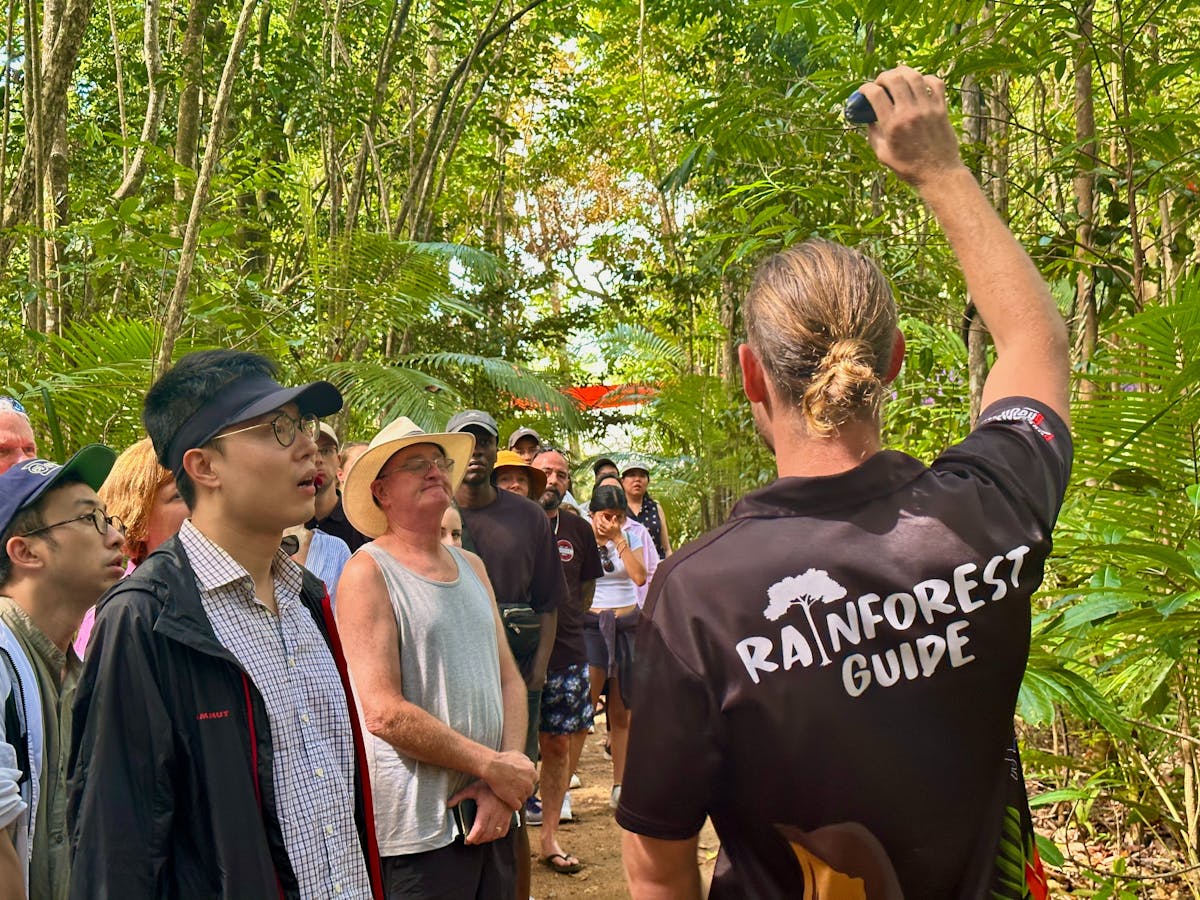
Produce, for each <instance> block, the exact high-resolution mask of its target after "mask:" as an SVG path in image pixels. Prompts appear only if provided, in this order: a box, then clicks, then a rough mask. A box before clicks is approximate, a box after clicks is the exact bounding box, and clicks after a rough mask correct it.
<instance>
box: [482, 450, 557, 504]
mask: <svg viewBox="0 0 1200 900" xmlns="http://www.w3.org/2000/svg"><path fill="white" fill-rule="evenodd" d="M501 469H523V470H524V472H525V474H526V475H528V476H529V499H530V500H537V499H539V498H540V497H541V496H542V492H543V491H545V490H546V473H545V472H543V471H542V470H541V469H535V468H534V467H533V466H531V465H529V463H527V462H525V460H524V459H522V458H521V454H519V453H516V452H514V451H512V450H501V451H500V452H498V453H497V454H496V465H495V467H494V468H493V469H492V484H495V483H496V476H497V475H498V474H500V470H501Z"/></svg>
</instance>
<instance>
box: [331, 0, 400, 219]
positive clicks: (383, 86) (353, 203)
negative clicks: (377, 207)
mask: <svg viewBox="0 0 1200 900" xmlns="http://www.w3.org/2000/svg"><path fill="white" fill-rule="evenodd" d="M410 9H412V0H396V2H395V3H393V4H392V16H391V20H390V22H389V24H388V30H387V36H386V37H385V38H384V42H383V48H382V49H381V50H380V51H379V67H378V69H377V70H376V72H375V90H374V92H373V94H372V96H371V108H370V111H369V112H368V113H367V121H366V122H365V123H364V124H363V135H362V142H361V143H360V144H359V148H358V156H357V157H356V159H355V160H354V175H353V177H352V179H351V181H350V191H349V194H348V196H347V198H346V229H347V230H352V229H353V228H354V226H355V223H356V222H357V220H358V210H359V206H360V205H361V203H362V195H363V187H364V185H365V184H366V178H367V159H368V157H369V155H370V148H371V146H372V144H373V142H374V140H375V131H376V129H377V128H378V127H379V114H380V112H381V111H382V110H383V106H384V104H385V103H386V102H387V93H388V90H387V89H388V84H389V83H390V81H391V78H392V63H393V61H394V59H395V55H396V47H397V46H398V45H399V43H400V37H401V35H403V34H404V29H405V27H406V26H407V24H408V13H409V10H410ZM381 202H382V201H381Z"/></svg>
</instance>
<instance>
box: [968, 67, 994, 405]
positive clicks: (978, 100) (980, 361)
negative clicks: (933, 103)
mask: <svg viewBox="0 0 1200 900" xmlns="http://www.w3.org/2000/svg"><path fill="white" fill-rule="evenodd" d="M962 102H963V128H964V129H965V130H966V133H967V141H968V142H969V145H970V149H969V150H968V153H967V155H966V156H967V164H968V165H969V166H970V167H971V169H972V171H974V173H975V177H976V178H978V179H979V181H980V183H981V184H982V185H983V187H984V190H985V191H988V192H989V193H990V191H991V188H990V186H989V185H988V182H987V179H985V178H984V177H983V175H984V173H983V171H982V170H983V160H984V159H985V158H986V156H985V152H986V148H987V135H988V127H987V125H988V123H987V119H986V118H985V112H984V110H985V106H984V99H983V88H982V87H981V85H980V84H979V82H978V80H977V79H976V78H975V77H974V76H967V77H966V78H964V79H963V89H962ZM965 318H966V321H967V328H966V338H967V341H966V342H967V397H968V402H969V407H970V417H971V425H972V427H973V426H974V425H975V421H976V419H978V418H979V413H980V412H981V411H982V407H983V384H984V382H985V381H986V380H987V374H988V364H987V345H988V337H989V335H988V331H987V327H986V326H985V325H984V324H983V322H982V321H981V320H980V318H979V315H978V314H977V313H976V312H975V305H974V304H973V303H972V302H971V298H970V296H968V297H967V309H966V313H965Z"/></svg>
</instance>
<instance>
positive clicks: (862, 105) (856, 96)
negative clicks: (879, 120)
mask: <svg viewBox="0 0 1200 900" xmlns="http://www.w3.org/2000/svg"><path fill="white" fill-rule="evenodd" d="M883 92H884V93H885V94H887V95H888V97H891V96H892V92H891V91H889V90H888V89H887V88H884V89H883ZM845 116H846V121H847V122H849V123H850V124H851V125H870V124H871V123H872V122H874V121H876V117H875V107H873V106H872V105H871V101H870V100H868V99H867V98H866V97H865V96H863V94H862V92H861V91H855V92H854V93H853V94H851V95H850V97H849V98H848V99H847V100H846V109H845Z"/></svg>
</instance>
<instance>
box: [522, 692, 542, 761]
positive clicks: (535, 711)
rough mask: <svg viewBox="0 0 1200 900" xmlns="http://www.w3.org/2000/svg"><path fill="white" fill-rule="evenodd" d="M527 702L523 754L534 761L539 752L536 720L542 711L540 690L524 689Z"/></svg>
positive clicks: (536, 759)
mask: <svg viewBox="0 0 1200 900" xmlns="http://www.w3.org/2000/svg"><path fill="white" fill-rule="evenodd" d="M525 693H526V696H527V698H528V702H529V721H528V722H527V723H526V725H525V755H526V756H528V757H529V758H530V759H531V760H533V761H534V762H537V761H538V758H539V757H540V756H541V754H540V753H539V752H538V720H539V719H540V718H541V712H542V692H541V691H526V692H525Z"/></svg>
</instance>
